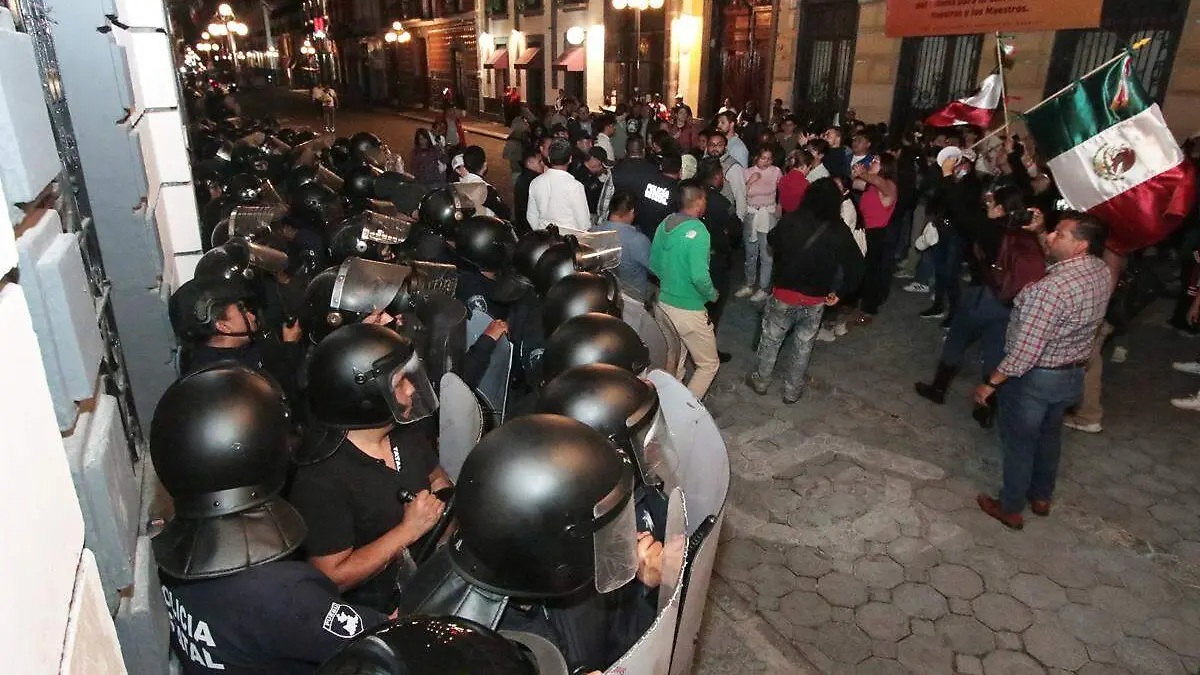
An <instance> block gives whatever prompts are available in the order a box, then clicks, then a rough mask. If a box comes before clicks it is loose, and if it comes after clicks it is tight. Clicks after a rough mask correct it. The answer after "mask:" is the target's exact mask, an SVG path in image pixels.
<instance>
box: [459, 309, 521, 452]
mask: <svg viewBox="0 0 1200 675" xmlns="http://www.w3.org/2000/svg"><path fill="white" fill-rule="evenodd" d="M491 322H492V317H491V316H490V315H489V314H487V313H486V312H481V311H479V310H472V311H471V316H470V318H468V319H467V345H468V349H469V348H470V345H473V344H475V342H476V341H477V340H478V339H479V337H480V336H481V335H483V332H484V331H485V330H487V327H488V325H489V324H491ZM512 361H513V344H512V342H511V341H510V340H509V339H508V336H507V335H505V336H503V337H501V338H500V339H499V340H497V341H496V349H495V350H493V351H492V359H491V361H489V362H488V367H487V370H486V371H485V372H484V374H483V378H482V379H480V380H479V386H478V387H477V388H476V391H477V392H478V393H479V398H480V399H482V404H483V408H484V412H485V413H486V414H487V416H488V427H489V428H491V429H495V428H496V427H498V426H500V425H501V424H503V423H504V415H505V408H506V406H507V404H508V380H509V375H510V374H511V372H512Z"/></svg>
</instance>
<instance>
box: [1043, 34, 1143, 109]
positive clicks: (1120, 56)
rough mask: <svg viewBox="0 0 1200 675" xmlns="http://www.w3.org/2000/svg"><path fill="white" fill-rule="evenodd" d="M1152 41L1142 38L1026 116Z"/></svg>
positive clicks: (1055, 93)
mask: <svg viewBox="0 0 1200 675" xmlns="http://www.w3.org/2000/svg"><path fill="white" fill-rule="evenodd" d="M1150 40H1151V38H1142V39H1141V40H1138V41H1137V42H1135V43H1133V46H1132V47H1130V48H1129V50H1128V51H1124V52H1121V53H1120V54H1117V55H1116V56H1114V57H1112V58H1111V59H1109V60H1107V61H1105V62H1104V63H1101V64H1100V65H1098V66H1096V67H1095V68H1093V69H1091V70H1089V71H1088V72H1086V73H1084V74H1083V75H1081V76H1079V77H1078V78H1076V79H1075V80H1074V81H1073V82H1071V83H1070V84H1068V85H1067V86H1065V87H1063V88H1062V89H1059V90H1058V91H1056V92H1054V93H1053V94H1050V95H1049V96H1047V97H1046V98H1044V99H1042V100H1041V101H1039V102H1038V103H1036V104H1034V106H1033V107H1032V108H1030V109H1029V110H1026V111H1025V112H1024V114H1026V115H1028V114H1029V113H1031V112H1033V111H1034V110H1037V109H1038V108H1040V107H1042V106H1044V105H1046V104H1047V103H1049V102H1050V101H1053V100H1054V99H1056V98H1058V97H1059V96H1062V95H1063V94H1064V93H1066V92H1067V91H1070V89H1071V88H1072V87H1074V86H1075V85H1076V84H1078V83H1079V81H1080V80H1086V79H1087V78H1089V77H1091V76H1092V75H1095V74H1096V73H1098V72H1100V71H1101V70H1104V69H1105V68H1107V67H1109V66H1111V65H1112V64H1114V63H1116V62H1117V61H1120V60H1121V59H1123V58H1125V56H1126V55H1127V54H1128V53H1129V51H1134V50H1137V49H1141V48H1142V47H1145V46H1146V45H1148V44H1150Z"/></svg>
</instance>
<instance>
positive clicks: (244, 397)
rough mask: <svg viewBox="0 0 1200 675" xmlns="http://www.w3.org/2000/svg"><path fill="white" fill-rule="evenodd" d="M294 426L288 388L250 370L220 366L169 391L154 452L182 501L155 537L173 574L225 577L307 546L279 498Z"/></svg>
mask: <svg viewBox="0 0 1200 675" xmlns="http://www.w3.org/2000/svg"><path fill="white" fill-rule="evenodd" d="M290 428H291V426H290V424H289V423H288V409H287V404H286V401H285V400H284V397H283V393H282V391H281V390H280V388H279V386H278V385H277V384H275V383H274V382H272V381H271V380H270V378H269V377H267V376H266V375H263V374H261V373H258V372H255V371H253V370H250V369H248V368H246V367H245V366H241V365H235V364H232V363H218V364H214V365H213V366H211V367H209V368H207V369H204V370H200V371H198V372H196V373H192V374H191V375H188V376H186V377H184V378H182V379H180V380H178V381H177V382H175V383H174V384H172V385H171V386H170V387H167V390H166V392H165V393H163V396H162V398H161V399H160V400H159V402H158V405H157V406H156V407H155V409H154V418H153V420H152V421H151V423H150V458H151V460H152V461H153V462H154V471H155V473H156V474H157V475H158V478H159V480H160V481H162V484H163V487H165V488H166V489H167V492H168V493H170V495H171V498H172V500H173V501H174V507H175V517H174V519H172V520H171V522H169V523H167V525H166V527H165V528H164V529H163V531H162V532H161V533H159V534H158V535H157V536H156V537H154V540H153V542H152V545H153V546H154V557H155V558H156V559H157V561H158V565H159V567H161V568H162V570H163V571H164V572H166V573H167V574H169V575H170V576H173V577H176V578H178V579H208V578H214V577H221V576H226V575H229V574H234V573H236V572H239V571H241V570H244V569H246V568H248V567H253V566H255V565H261V564H264V563H268V562H271V561H273V560H278V559H279V558H282V557H284V556H286V555H288V554H290V553H291V552H293V551H295V550H296V549H297V548H298V547H299V546H300V544H301V542H302V541H303V539H304V534H305V527H304V521H303V519H301V517H300V514H298V513H297V512H296V511H295V510H294V509H293V508H292V507H291V506H290V505H289V504H288V503H287V502H285V501H283V500H282V499H280V498H279V496H278V495H279V492H280V491H281V490H282V489H283V486H284V482H285V481H286V479H287V472H288V465H289V458H288V433H289V430H290Z"/></svg>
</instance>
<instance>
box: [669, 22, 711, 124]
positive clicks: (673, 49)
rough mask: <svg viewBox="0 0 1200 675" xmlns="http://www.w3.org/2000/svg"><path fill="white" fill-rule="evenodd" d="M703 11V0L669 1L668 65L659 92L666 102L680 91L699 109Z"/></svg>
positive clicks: (686, 100) (694, 108) (688, 101)
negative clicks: (663, 90)
mask: <svg viewBox="0 0 1200 675" xmlns="http://www.w3.org/2000/svg"><path fill="white" fill-rule="evenodd" d="M710 1H711V0H710ZM706 11H707V10H706V9H705V1H704V0H680V1H679V2H678V3H677V4H673V5H672V8H671V13H670V15H669V19H670V20H669V22H668V24H667V32H668V39H669V40H670V51H669V52H668V58H669V59H670V63H671V65H672V67H671V68H670V69H669V70H668V75H667V78H668V79H667V87H666V89H667V91H665V92H664V94H663V98H664V99H665V100H666V102H667V105H671V103H672V102H673V97H674V96H676V95H682V96H683V100H684V102H686V103H688V104H689V105H691V106H692V109H693V110H698V109H699V104H700V79H701V78H700V72H701V70H700V66H701V61H703V58H702V57H703V51H704V42H703V40H704V17H705V12H706Z"/></svg>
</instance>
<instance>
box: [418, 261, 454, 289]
mask: <svg viewBox="0 0 1200 675" xmlns="http://www.w3.org/2000/svg"><path fill="white" fill-rule="evenodd" d="M408 266H409V267H411V268H412V270H413V281H412V283H411V284H410V286H411V288H412V289H413V293H414V294H431V293H441V294H442V295H448V296H450V297H452V298H453V297H454V291H456V290H458V268H457V267H455V266H454V265H447V264H444V263H435V262H426V261H424V260H413V261H411V262H409V263H408Z"/></svg>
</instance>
